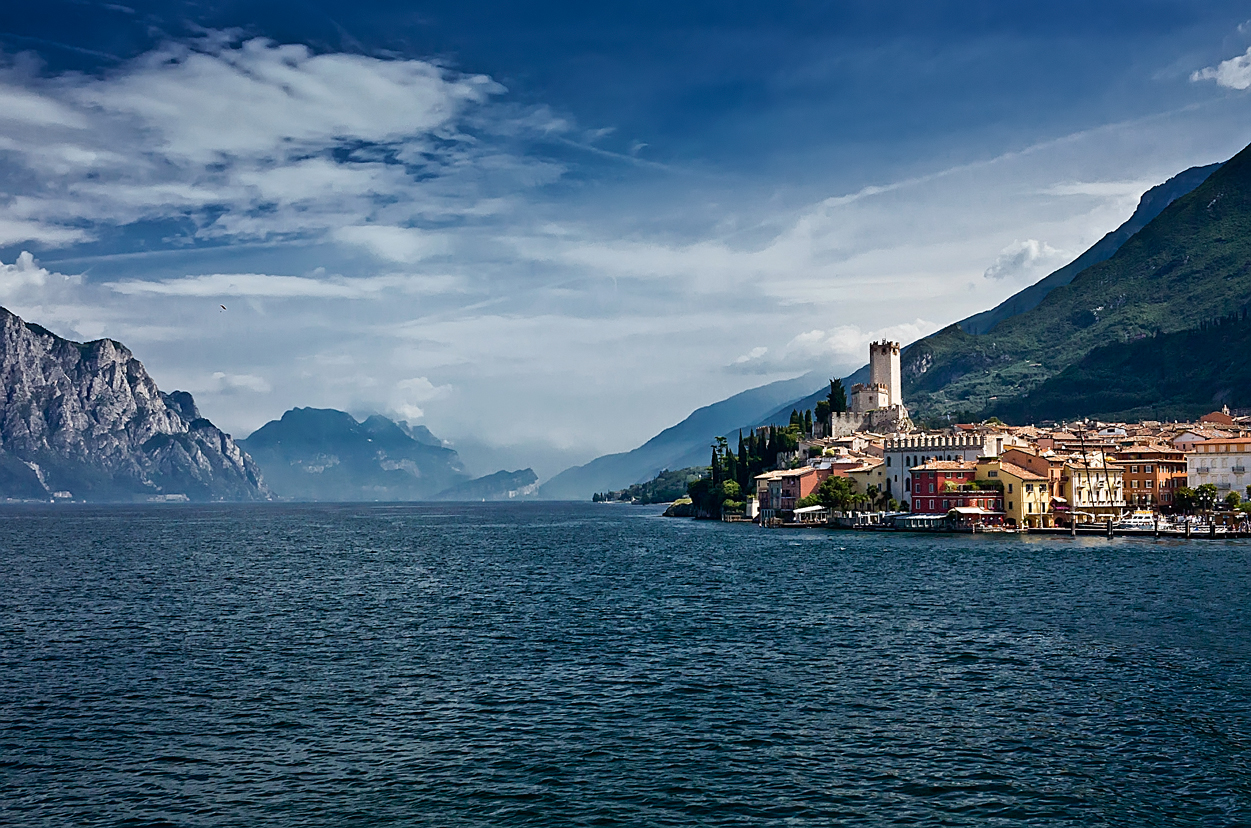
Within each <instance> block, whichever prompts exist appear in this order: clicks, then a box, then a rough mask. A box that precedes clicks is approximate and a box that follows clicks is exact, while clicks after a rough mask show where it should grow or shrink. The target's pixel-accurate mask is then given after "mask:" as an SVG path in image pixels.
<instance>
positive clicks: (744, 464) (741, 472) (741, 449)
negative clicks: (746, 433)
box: [738, 428, 752, 492]
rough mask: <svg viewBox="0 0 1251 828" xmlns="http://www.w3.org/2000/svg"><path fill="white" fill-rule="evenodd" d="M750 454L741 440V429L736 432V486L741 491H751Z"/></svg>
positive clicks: (745, 442)
mask: <svg viewBox="0 0 1251 828" xmlns="http://www.w3.org/2000/svg"><path fill="white" fill-rule="evenodd" d="M751 480H752V474H751V452H750V451H748V450H747V441H745V440H744V439H743V429H741V428H740V429H739V430H738V485H739V488H741V489H742V490H743V491H745V492H746V491H750V490H751Z"/></svg>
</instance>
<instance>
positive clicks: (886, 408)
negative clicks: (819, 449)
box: [829, 340, 912, 437]
mask: <svg viewBox="0 0 1251 828" xmlns="http://www.w3.org/2000/svg"><path fill="white" fill-rule="evenodd" d="M900 377H901V375H900V371H899V343H898V342H890V341H888V340H882V341H881V342H873V343H870V344H869V381H868V382H867V383H856V384H855V385H853V386H852V387H851V410H850V411H843V412H839V413H834V414H831V415H830V431H829V435H830V436H831V437H846V436H847V435H849V434H854V433H855V432H857V431H876V432H878V433H881V434H897V433H900V432H908V431H911V430H912V420H911V419H909V417H908V409H906V408H904V404H903V382H902V380H901V378H900Z"/></svg>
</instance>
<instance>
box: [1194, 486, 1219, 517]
mask: <svg viewBox="0 0 1251 828" xmlns="http://www.w3.org/2000/svg"><path fill="white" fill-rule="evenodd" d="M1216 496H1217V491H1216V485H1215V484H1213V483H1204V484H1203V485H1202V486H1199V487H1198V488H1196V489H1195V503H1196V504H1197V505H1198V506H1199V508H1200V509H1203V510H1204V511H1211V510H1212V509H1214V508H1216Z"/></svg>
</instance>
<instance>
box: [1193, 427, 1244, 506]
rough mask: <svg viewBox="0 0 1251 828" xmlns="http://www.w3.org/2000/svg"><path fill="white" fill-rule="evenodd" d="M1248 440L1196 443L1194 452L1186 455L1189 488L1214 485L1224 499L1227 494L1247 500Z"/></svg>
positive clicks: (1239, 438) (1232, 439) (1237, 439)
mask: <svg viewBox="0 0 1251 828" xmlns="http://www.w3.org/2000/svg"><path fill="white" fill-rule="evenodd" d="M1248 461H1251V437H1236V438H1231V439H1227V440H1206V441H1204V442H1202V443H1197V444H1196V445H1195V447H1194V451H1192V452H1190V453H1189V454H1188V455H1186V479H1187V481H1188V482H1187V484H1186V485H1188V486H1189V487H1190V488H1192V489H1197V488H1198V487H1200V486H1202V485H1203V484H1205V483H1211V484H1212V485H1214V486H1216V489H1217V491H1218V492H1219V493H1220V496H1221V497H1222V498H1223V497H1225V496H1226V495H1228V494H1229V493H1230V492H1237V493H1238V494H1239V495H1240V496H1242V497H1246V494H1247V488H1246V487H1247V485H1248V484H1251V475H1248V474H1247V469H1248V468H1251V462H1248Z"/></svg>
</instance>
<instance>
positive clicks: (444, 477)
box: [241, 408, 469, 502]
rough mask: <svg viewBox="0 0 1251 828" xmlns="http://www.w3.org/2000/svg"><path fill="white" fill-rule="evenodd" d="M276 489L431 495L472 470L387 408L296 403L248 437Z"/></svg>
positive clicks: (364, 497) (350, 496)
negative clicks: (384, 412) (356, 413)
mask: <svg viewBox="0 0 1251 828" xmlns="http://www.w3.org/2000/svg"><path fill="white" fill-rule="evenodd" d="M241 445H243V446H244V447H245V448H246V449H247V451H248V452H249V453H250V454H251V455H252V456H253V457H254V458H255V459H256V462H257V464H258V465H259V466H260V467H261V469H262V470H263V471H264V473H265V476H266V480H267V481H268V482H269V485H270V487H271V488H272V489H273V491H274V493H275V494H276V495H278V496H279V497H282V498H284V499H290V500H314V501H333V502H350V501H408V500H424V499H427V498H430V497H433V496H434V495H436V494H438V493H439V492H441V491H443V490H444V489H446V488H448V487H449V486H454V485H456V484H458V483H462V482H465V481H467V480H468V479H469V475H468V474H466V473H465V470H464V468H463V467H462V466H461V463H460V458H459V457H458V456H457V454H456V452H455V451H453V450H452V449H449V448H445V447H444V446H443V445H442V441H440V440H439V439H438V438H436V437H435V436H434V435H433V434H431V433H430V431H429V429H427V428H426V427H425V426H416V427H410V426H409V425H408V424H407V423H396V422H394V421H392V420H389V419H387V418H386V417H383V416H381V415H377V414H375V415H373V416H371V417H368V418H366V419H365V420H364V421H363V422H357V421H356V418H354V417H353V416H352V415H351V414H348V413H347V412H345V411H337V410H335V409H330V408H293V409H291V410H290V411H287V412H286V413H285V414H283V415H282V418H281V419H279V420H272V421H270V422H268V423H266V424H265V425H263V426H261V427H260V428H258V429H257V430H256V431H254V432H253V433H252V434H251V435H250V436H249V437H248V438H247V439H246V440H242V441H241Z"/></svg>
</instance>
